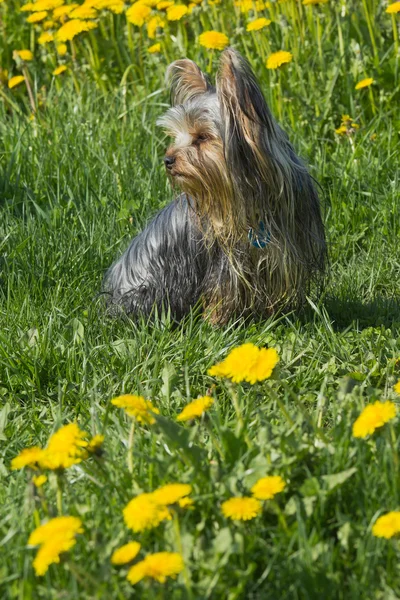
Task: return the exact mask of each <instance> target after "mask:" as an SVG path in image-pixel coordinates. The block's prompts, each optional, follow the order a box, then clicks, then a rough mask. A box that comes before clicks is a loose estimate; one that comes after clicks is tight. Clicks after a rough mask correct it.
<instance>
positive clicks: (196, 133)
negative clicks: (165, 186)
mask: <svg viewBox="0 0 400 600" xmlns="http://www.w3.org/2000/svg"><path fill="white" fill-rule="evenodd" d="M167 78H168V80H169V83H170V86H171V98H172V105H173V106H172V108H171V109H170V110H169V111H168V112H167V113H166V114H165V115H164V116H163V117H162V118H161V119H159V121H158V124H159V125H161V126H162V127H163V128H164V129H165V131H166V132H167V133H168V135H169V136H171V138H172V139H173V142H172V144H171V145H170V146H169V148H168V149H167V151H166V154H165V157H164V164H165V168H166V171H167V174H168V176H169V177H170V178H171V180H172V182H173V183H174V184H176V185H178V186H179V187H180V188H181V189H182V190H183V191H184V192H186V193H187V194H189V195H191V196H193V197H194V198H195V199H196V200H197V201H198V202H201V200H202V199H203V201H204V198H206V197H209V196H210V195H211V194H214V195H215V194H218V192H219V191H220V192H222V193H223V194H224V195H225V194H226V188H227V187H229V185H230V184H229V176H228V173H227V165H226V161H225V155H224V144H223V139H222V119H221V114H220V106H219V101H218V98H217V94H216V91H215V88H213V87H212V86H211V84H210V83H209V81H208V79H207V78H206V76H205V75H204V74H203V73H202V72H201V71H200V69H199V68H198V67H197V65H195V63H193V62H192V61H190V60H179V61H176V62H175V63H173V64H172V65H170V67H169V69H168V72H167Z"/></svg>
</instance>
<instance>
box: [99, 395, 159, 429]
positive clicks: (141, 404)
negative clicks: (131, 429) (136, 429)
mask: <svg viewBox="0 0 400 600" xmlns="http://www.w3.org/2000/svg"><path fill="white" fill-rule="evenodd" d="M111 404H114V406H118V407H119V408H123V409H124V410H125V412H126V414H127V415H129V416H130V417H134V418H135V419H136V420H137V422H138V423H145V424H147V425H152V424H153V423H155V419H154V417H153V416H152V415H153V414H159V413H160V411H159V410H158V408H155V406H153V404H152V402H150V400H145V398H143V396H134V395H132V394H124V395H122V396H118V397H117V398H113V400H111Z"/></svg>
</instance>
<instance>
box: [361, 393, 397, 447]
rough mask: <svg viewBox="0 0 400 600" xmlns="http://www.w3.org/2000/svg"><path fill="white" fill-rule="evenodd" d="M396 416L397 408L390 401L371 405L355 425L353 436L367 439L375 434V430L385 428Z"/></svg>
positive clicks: (365, 409)
mask: <svg viewBox="0 0 400 600" xmlns="http://www.w3.org/2000/svg"><path fill="white" fill-rule="evenodd" d="M395 416H396V406H395V405H394V404H393V402H390V401H389V400H388V401H387V402H379V400H377V401H376V402H374V404H369V405H368V406H366V407H365V408H364V410H363V411H362V413H361V414H360V416H359V417H358V419H357V420H356V421H355V422H354V424H353V436H354V437H357V438H365V437H367V435H371V434H372V433H374V431H375V429H378V428H379V427H383V425H385V423H388V421H391V420H392V419H394V418H395Z"/></svg>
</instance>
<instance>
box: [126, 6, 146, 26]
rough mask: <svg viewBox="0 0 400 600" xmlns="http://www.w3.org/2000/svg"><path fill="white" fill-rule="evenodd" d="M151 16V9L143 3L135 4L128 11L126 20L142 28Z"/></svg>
mask: <svg viewBox="0 0 400 600" xmlns="http://www.w3.org/2000/svg"><path fill="white" fill-rule="evenodd" d="M150 14H151V8H149V7H148V6H146V5H145V4H142V3H141V2H135V4H132V6H130V7H129V8H128V10H127V11H126V18H127V19H128V21H129V23H133V25H137V27H142V25H144V22H145V21H147V19H148V17H149V16H150Z"/></svg>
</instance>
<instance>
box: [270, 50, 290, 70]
mask: <svg viewBox="0 0 400 600" xmlns="http://www.w3.org/2000/svg"><path fill="white" fill-rule="evenodd" d="M292 59H293V54H292V53H291V52H286V50H279V52H274V53H273V54H271V55H270V56H268V58H267V63H266V64H267V69H277V68H278V67H280V66H281V65H284V64H286V63H290V62H291V61H292Z"/></svg>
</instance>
